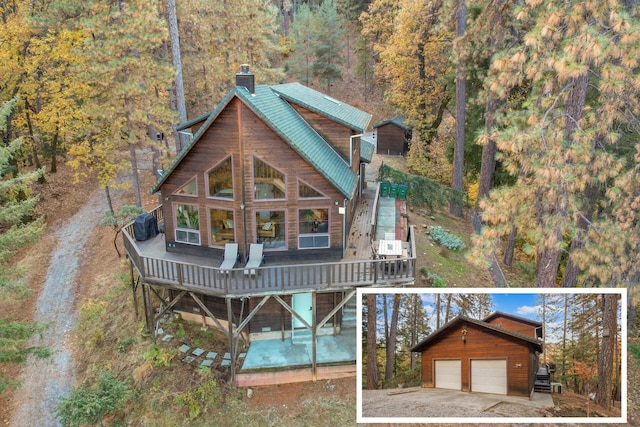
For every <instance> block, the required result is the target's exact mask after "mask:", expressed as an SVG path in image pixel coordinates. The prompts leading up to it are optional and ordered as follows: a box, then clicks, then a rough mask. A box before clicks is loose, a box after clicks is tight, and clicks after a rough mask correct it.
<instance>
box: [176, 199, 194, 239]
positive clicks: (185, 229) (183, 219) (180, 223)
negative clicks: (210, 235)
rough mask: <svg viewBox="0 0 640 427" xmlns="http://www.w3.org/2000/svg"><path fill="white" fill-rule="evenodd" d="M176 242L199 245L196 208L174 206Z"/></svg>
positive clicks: (191, 206)
mask: <svg viewBox="0 0 640 427" xmlns="http://www.w3.org/2000/svg"><path fill="white" fill-rule="evenodd" d="M175 215H176V242H182V243H189V244H192V245H199V244H200V217H199V214H198V206H195V205H183V204H178V205H176V210H175Z"/></svg>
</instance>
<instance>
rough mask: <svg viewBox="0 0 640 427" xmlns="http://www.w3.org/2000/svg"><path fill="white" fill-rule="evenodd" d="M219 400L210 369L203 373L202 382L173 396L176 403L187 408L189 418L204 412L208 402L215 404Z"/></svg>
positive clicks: (215, 383)
mask: <svg viewBox="0 0 640 427" xmlns="http://www.w3.org/2000/svg"><path fill="white" fill-rule="evenodd" d="M219 400H220V388H219V387H218V383H217V382H216V380H215V379H214V378H213V377H212V374H211V371H208V373H206V374H205V373H203V382H202V383H201V384H200V385H198V386H197V387H194V388H192V389H190V390H189V391H187V392H185V393H181V394H179V395H178V396H176V398H175V403H176V405H180V406H183V407H186V408H187V409H188V410H189V419H190V420H193V419H195V418H197V417H198V416H200V414H202V413H203V412H205V410H206V408H207V406H208V405H209V404H212V405H213V404H215V403H217V402H218V401H219Z"/></svg>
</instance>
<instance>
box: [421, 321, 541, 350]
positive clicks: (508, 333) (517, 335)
mask: <svg viewBox="0 0 640 427" xmlns="http://www.w3.org/2000/svg"><path fill="white" fill-rule="evenodd" d="M463 322H467V323H472V324H474V325H478V326H480V327H482V328H485V329H488V330H492V331H495V332H498V333H500V334H503V335H504V336H505V337H512V338H516V339H518V340H521V341H526V342H528V343H530V344H533V345H534V347H535V348H536V350H538V351H539V352H542V344H541V343H540V342H539V341H538V340H537V339H536V338H533V337H528V336H526V335H523V334H520V333H518V332H513V331H510V330H508V329H504V328H501V327H499V326H496V325H492V324H491V323H486V322H483V321H482V320H477V319H471V318H470V317H466V316H458V317H456V318H454V319H452V320H451V321H449V323H447V324H445V325H444V326H442V327H441V328H440V329H438V330H436V331H435V332H433V333H432V334H431V335H429V336H428V337H426V338H425V339H424V340H422V341H421V342H419V343H418V344H416V345H415V346H413V347H412V348H411V351H412V352H422V351H423V350H424V349H425V348H427V347H428V346H429V345H430V344H431V343H432V342H433V341H435V340H436V339H437V338H438V337H440V336H442V334H443V333H445V332H446V331H449V330H450V329H452V328H454V327H456V326H457V325H459V324H460V323H463Z"/></svg>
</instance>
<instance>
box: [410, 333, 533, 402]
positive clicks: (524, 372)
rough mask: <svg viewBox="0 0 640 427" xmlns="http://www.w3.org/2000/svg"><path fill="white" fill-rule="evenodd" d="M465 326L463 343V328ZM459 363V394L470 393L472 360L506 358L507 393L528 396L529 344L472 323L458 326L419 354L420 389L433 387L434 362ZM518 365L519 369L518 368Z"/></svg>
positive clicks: (529, 387)
mask: <svg viewBox="0 0 640 427" xmlns="http://www.w3.org/2000/svg"><path fill="white" fill-rule="evenodd" d="M464 326H466V328H467V334H466V342H463V341H462V328H463V327H464ZM458 358H459V359H461V360H462V391H469V390H470V367H471V359H492V358H496V359H503V358H506V359H507V394H508V395H512V396H527V397H528V396H529V392H530V389H531V388H532V387H533V383H530V382H529V376H530V373H529V372H530V371H529V366H530V364H531V357H530V349H529V344H528V343H527V342H525V341H522V340H518V339H516V338H512V337H508V336H505V335H503V334H500V333H499V332H496V331H492V330H489V329H486V328H483V327H481V326H478V325H475V324H466V325H460V326H459V327H456V328H453V330H451V331H449V332H443V333H442V336H441V337H439V338H437V339H435V340H434V341H432V342H431V343H429V346H428V347H427V348H426V349H425V350H424V351H423V352H422V386H423V387H434V383H433V370H434V366H435V365H434V360H435V359H458ZM518 364H519V367H518V366H517V365H518Z"/></svg>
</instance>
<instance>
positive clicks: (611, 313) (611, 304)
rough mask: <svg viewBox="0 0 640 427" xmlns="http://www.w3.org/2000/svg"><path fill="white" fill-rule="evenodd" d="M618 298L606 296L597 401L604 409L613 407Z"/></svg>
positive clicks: (611, 295)
mask: <svg viewBox="0 0 640 427" xmlns="http://www.w3.org/2000/svg"><path fill="white" fill-rule="evenodd" d="M617 312H618V297H617V295H615V294H605V295H604V313H603V324H602V346H601V348H600V357H599V358H598V394H597V396H596V401H597V402H598V403H599V404H600V405H601V406H602V407H604V408H606V409H609V408H610V407H611V395H612V394H611V386H612V383H613V355H614V352H615V351H616V347H617V340H616V332H617V330H618V323H617V320H616V315H617Z"/></svg>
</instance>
